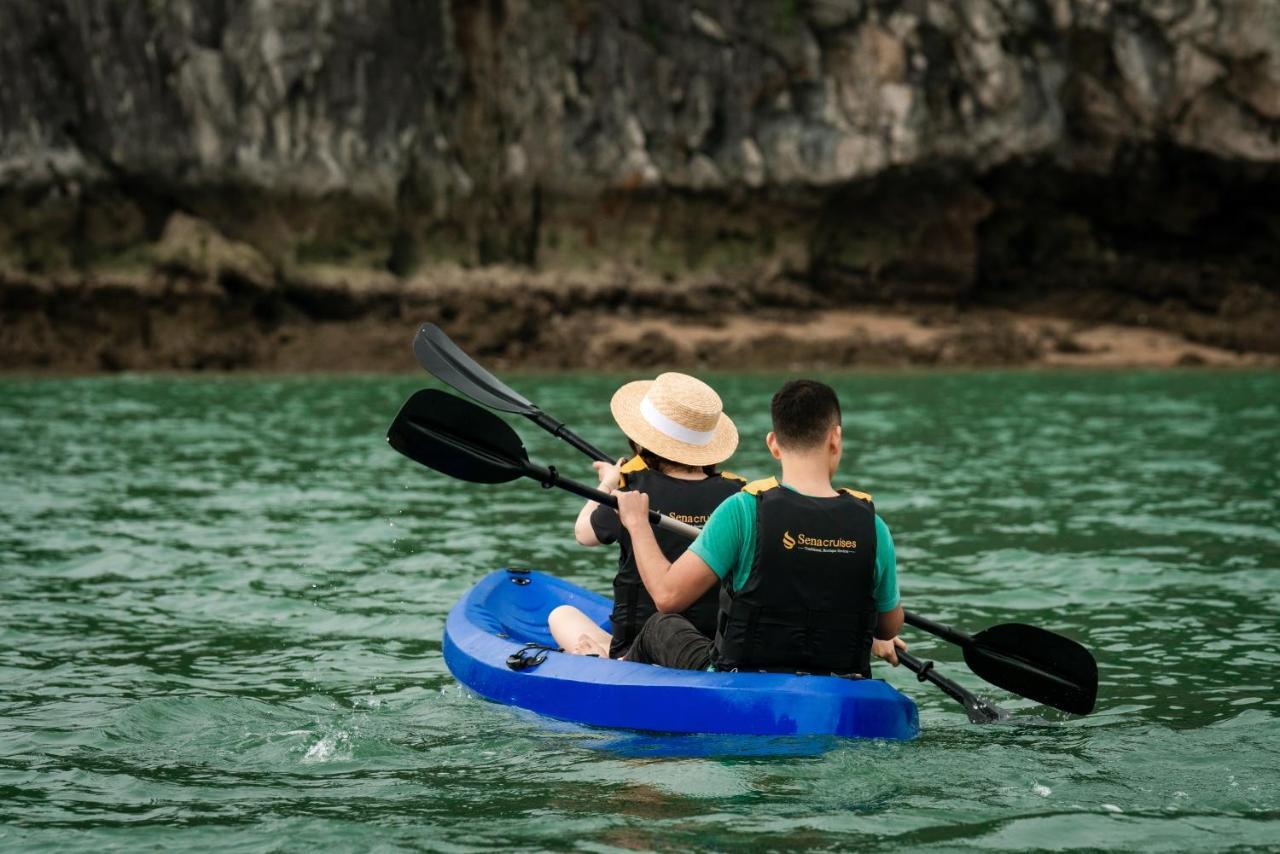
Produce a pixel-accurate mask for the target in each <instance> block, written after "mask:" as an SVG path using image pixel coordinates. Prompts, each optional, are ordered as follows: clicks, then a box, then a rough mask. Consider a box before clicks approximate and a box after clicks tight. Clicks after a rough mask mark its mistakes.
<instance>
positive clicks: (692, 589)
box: [615, 491, 719, 614]
mask: <svg viewBox="0 0 1280 854" xmlns="http://www.w3.org/2000/svg"><path fill="white" fill-rule="evenodd" d="M615 494H616V495H617V498H618V517H619V518H620V519H621V520H622V524H623V526H624V527H625V528H626V529H627V533H629V534H630V535H631V553H632V554H633V555H634V556H635V559H636V567H637V568H638V569H639V570H640V579H641V580H642V581H643V582H644V586H645V589H646V590H648V591H649V595H650V596H651V597H653V604H654V605H655V606H657V608H658V610H659V611H661V612H662V613H664V614H673V613H679V612H681V611H683V610H684V609H686V608H688V607H689V606H690V605H692V604H693V603H694V602H697V601H698V599H699V598H700V597H701V596H702V594H703V593H706V592H707V591H708V590H710V589H711V586H712V585H713V584H715V583H716V582H717V581H718V580H719V579H718V578H717V577H716V574H715V573H714V572H712V571H711V567H710V566H708V565H707V563H706V561H704V560H703V559H702V558H700V557H698V556H697V555H696V554H694V553H693V552H692V551H691V550H690V551H685V553H684V554H682V555H680V557H679V558H677V559H676V561H675V563H671V562H670V561H668V560H667V557H666V555H664V554H663V553H662V549H661V548H660V547H659V546H658V540H657V538H655V537H654V536H653V528H652V527H651V526H650V524H649V496H648V495H645V494H644V493H643V492H626V491H623V492H618V493H615Z"/></svg>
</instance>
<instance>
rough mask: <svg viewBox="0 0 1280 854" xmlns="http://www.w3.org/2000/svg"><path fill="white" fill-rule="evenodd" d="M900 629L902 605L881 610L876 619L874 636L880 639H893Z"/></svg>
mask: <svg viewBox="0 0 1280 854" xmlns="http://www.w3.org/2000/svg"><path fill="white" fill-rule="evenodd" d="M901 631H902V606H901V605H899V606H898V607H896V608H894V609H893V610H892V611H881V612H880V616H879V617H878V618H877V619H876V637H878V638H879V639H880V640H893V639H894V638H896V637H897V636H898V633H899V632H901Z"/></svg>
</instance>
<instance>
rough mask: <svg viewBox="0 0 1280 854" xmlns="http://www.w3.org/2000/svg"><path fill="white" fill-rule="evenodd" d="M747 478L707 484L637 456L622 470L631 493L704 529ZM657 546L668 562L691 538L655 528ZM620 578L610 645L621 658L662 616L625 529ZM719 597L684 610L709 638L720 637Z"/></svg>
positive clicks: (718, 478) (711, 593) (715, 478)
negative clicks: (655, 617) (649, 623)
mask: <svg viewBox="0 0 1280 854" xmlns="http://www.w3.org/2000/svg"><path fill="white" fill-rule="evenodd" d="M744 482H745V481H744V479H743V478H740V477H738V476H737V475H734V474H730V473H729V472H719V473H717V474H714V475H710V476H708V477H707V478H705V479H703V480H682V479H680V478H676V477H671V476H670V475H667V474H663V473H662V472H659V471H654V470H653V469H650V468H649V467H648V466H646V465H645V464H644V460H642V459H640V457H639V456H636V457H633V458H632V459H630V460H628V461H627V462H626V463H625V464H624V465H623V466H622V482H621V485H620V486H619V489H631V490H635V491H637V492H643V493H645V494H647V495H648V496H649V506H650V507H651V508H652V509H654V510H657V511H658V512H659V513H663V514H665V515H667V516H670V517H672V518H674V519H679V520H680V521H681V522H687V523H688V524H690V525H697V526H698V527H702V526H703V525H705V524H706V523H707V518H708V517H709V516H710V515H711V513H712V511H713V510H715V509H716V508H717V507H719V506H720V503H721V502H722V501H724V500H725V499H726V498H728V497H729V496H731V495H734V494H735V493H737V492H739V491H740V490H741V489H742V485H743V483H744ZM654 536H655V537H656V538H657V540H658V547H659V548H661V549H662V554H663V555H664V556H665V557H666V559H667V560H669V561H675V559H676V558H678V557H680V555H682V554H684V552H685V550H686V549H687V548H689V542H690V541H689V540H688V539H687V538H686V537H682V536H680V535H679V534H673V533H670V532H669V531H664V530H662V529H661V528H655V529H654ZM618 547H619V553H618V574H617V575H616V576H614V579H613V613H612V614H611V615H610V621H611V622H612V623H613V643H612V644H610V647H609V655H610V657H612V658H617V657H618V656H620V655H622V654H623V653H625V652H626V651H627V649H629V648H630V646H631V642H632V641H633V640H635V636H636V634H637V633H638V632H639V631H640V627H641V626H643V625H644V623H645V620H647V619H649V617H651V616H653V615H654V614H655V613H657V611H658V609H657V606H656V605H654V603H653V597H652V596H650V595H649V591H648V590H647V589H645V586H644V581H643V580H642V579H641V578H640V570H639V568H638V567H637V566H636V559H635V554H634V553H633V552H632V550H631V537H630V536H628V534H627V531H626V529H625V528H621V529H620V531H619V536H618ZM719 607H720V605H719V599H718V597H717V594H716V589H715V587H714V586H712V588H711V589H710V590H708V591H707V592H706V593H705V594H703V596H702V597H701V598H700V599H698V601H696V602H694V603H693V604H692V605H690V606H689V607H688V608H687V609H685V611H684V616H685V617H687V618H688V619H689V621H690V622H691V623H693V625H694V626H696V627H697V629H698V631H700V632H702V633H703V634H705V635H706V636H707V637H709V638H710V637H714V636H715V633H716V615H717V613H718V612H719Z"/></svg>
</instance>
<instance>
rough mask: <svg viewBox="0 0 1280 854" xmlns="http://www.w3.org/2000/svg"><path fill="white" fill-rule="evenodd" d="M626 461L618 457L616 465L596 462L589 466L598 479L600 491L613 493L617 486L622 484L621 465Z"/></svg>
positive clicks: (624, 458)
mask: <svg viewBox="0 0 1280 854" xmlns="http://www.w3.org/2000/svg"><path fill="white" fill-rule="evenodd" d="M626 461H627V458H626V457H619V458H618V461H617V462H616V463H605V462H601V461H599V460H596V461H595V462H594V463H592V464H591V467H592V468H593V469H595V470H596V475H597V476H598V477H599V478H600V489H601V491H603V492H613V491H614V490H615V489H617V488H618V484H620V483H622V464H623V463H625V462H626Z"/></svg>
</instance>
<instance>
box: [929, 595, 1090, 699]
mask: <svg viewBox="0 0 1280 854" xmlns="http://www.w3.org/2000/svg"><path fill="white" fill-rule="evenodd" d="M906 621H907V624H908V625H911V626H915V627H916V628H917V629H923V630H924V631H926V632H928V633H929V634H931V635H935V636H936V637H939V638H942V639H943V640H945V641H947V642H948V643H953V644H956V645H957V646H959V647H960V648H961V649H962V650H963V651H964V663H965V664H967V665H969V669H970V670H972V671H973V672H974V673H976V674H977V675H978V676H980V677H981V678H982V679H985V680H986V681H988V682H990V683H991V684H992V685H997V686H999V687H1001V688H1004V689H1005V690H1006V691H1011V692H1013V693H1014V694H1018V695H1021V696H1023V697H1027V698H1028V699H1032V700H1035V701H1036V702H1037V703H1044V704H1045V705H1046V706H1053V707H1054V708H1055V709H1061V710H1062V711H1064V712H1071V713H1073V714H1077V715H1087V714H1089V713H1090V712H1092V711H1093V705H1094V702H1095V701H1096V699H1097V695H1098V664H1097V662H1095V661H1094V659H1093V655H1091V654H1090V653H1089V650H1087V649H1085V648H1084V647H1083V646H1081V645H1080V644H1078V643H1076V642H1075V641H1073V640H1071V639H1070V638H1066V637H1063V636H1062V635H1059V634H1054V633H1053V632H1050V631H1046V630H1045V629H1042V628H1039V627H1038V626H1028V625H1025V624H1023V623H1003V624H1001V625H998V626H992V627H991V628H989V629H986V630H985V631H981V632H978V633H977V634H976V635H969V634H966V633H965V632H962V631H960V630H958V629H953V628H952V627H951V626H946V625H943V624H942V623H936V622H934V621H933V620H930V619H927V618H925V617H921V616H920V615H919V614H913V613H912V612H910V611H907V612H906Z"/></svg>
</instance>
